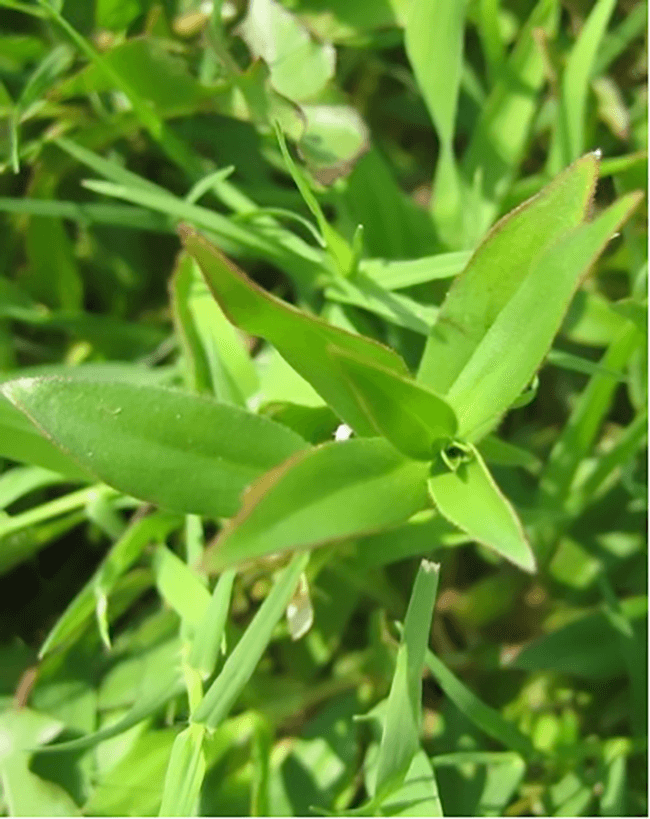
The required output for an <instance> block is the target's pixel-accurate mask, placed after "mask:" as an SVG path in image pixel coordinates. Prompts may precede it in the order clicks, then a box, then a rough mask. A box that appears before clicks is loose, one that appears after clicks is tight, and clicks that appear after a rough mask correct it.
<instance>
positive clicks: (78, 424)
mask: <svg viewBox="0 0 650 819" xmlns="http://www.w3.org/2000/svg"><path fill="white" fill-rule="evenodd" d="M1 389H2V391H3V392H4V394H5V396H7V397H8V398H9V399H10V400H11V401H12V402H13V403H14V404H15V405H16V406H17V407H18V408H19V409H21V410H22V411H23V412H24V413H25V414H26V415H27V416H28V417H29V418H30V420H31V421H33V422H34V423H35V424H36V425H37V427H38V428H39V429H40V430H41V431H42V432H43V434H45V435H47V436H48V437H49V438H50V439H51V440H52V441H54V442H55V443H56V444H57V446H60V447H61V449H63V450H64V451H65V452H66V453H70V455H71V456H72V457H73V458H74V459H75V460H76V461H77V462H78V463H79V464H80V465H81V466H82V467H83V468H84V469H87V470H88V471H89V472H90V473H91V474H96V475H98V476H100V477H101V478H102V480H104V481H106V483H108V484H110V485H112V486H115V487H116V488H118V489H120V490H121V491H123V492H126V493H128V494H130V495H134V496H135V497H139V498H142V499H143V500H148V501H152V502H154V503H158V504H160V505H161V506H164V507H167V508H169V509H172V510H174V511H179V512H189V513H196V514H204V515H209V516H228V515H232V514H234V513H235V512H236V511H237V509H238V508H239V496H240V494H241V492H242V490H243V489H244V487H245V486H247V485H248V484H249V483H250V482H251V481H252V480H254V479H255V478H256V477H258V476H259V475H260V474H262V473H263V472H265V471H266V470H267V469H269V468H270V467H272V466H274V465H276V464H278V463H280V462H281V461H283V460H284V459H285V458H286V457H287V456H288V455H290V454H292V453H293V452H296V451H298V450H300V449H302V448H304V447H305V446H306V444H305V442H304V441H303V440H302V439H301V438H300V437H299V436H298V435H296V434H295V433H294V432H293V431H292V430H290V429H288V428H287V427H283V426H281V425H280V424H276V423H274V422H273V421H270V420H268V419H266V418H262V417H259V416H256V415H253V414H252V413H249V412H246V411H245V410H243V409H240V408H238V407H233V406H230V405H226V404H219V403H217V402H216V401H213V400H211V399H208V398H204V397H200V396H195V395H191V394H189V393H184V392H181V391H176V390H166V389H162V388H159V387H149V386H148V387H141V386H136V385H133V384H126V383H123V384H119V383H107V382H101V381H90V380H88V379H85V378H79V379H77V378H73V377H69V378H22V379H18V380H16V381H11V382H5V383H4V384H2V386H1ZM72 408H74V411H72Z"/></svg>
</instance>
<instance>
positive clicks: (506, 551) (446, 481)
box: [429, 447, 535, 572]
mask: <svg viewBox="0 0 650 819" xmlns="http://www.w3.org/2000/svg"><path fill="white" fill-rule="evenodd" d="M429 490H430V492H431V495H432V497H433V500H434V501H435V504H436V506H437V507H438V510H439V511H440V513H441V514H442V515H444V517H446V518H447V519H448V520H449V521H451V522H452V523H453V524H455V525H456V526H458V528H459V529H462V530H463V531H464V532H467V534H468V535H470V536H471V537H472V538H474V539H475V540H476V541H478V542H479V543H482V544H483V545H484V546H488V547H489V548H491V549H494V551H496V552H497V553H498V554H500V555H501V556H502V557H505V558H506V560H509V561H511V562H512V563H514V564H515V565H516V566H519V567H520V568H522V569H524V570H525V571H527V572H534V571H535V557H534V555H533V553H532V551H531V548H530V545H529V544H528V541H527V540H526V536H525V534H524V530H523V528H522V526H521V523H520V522H519V519H518V518H517V515H516V513H515V511H514V509H513V508H512V506H511V505H510V503H509V502H508V500H507V499H506V498H505V497H504V495H503V494H502V493H501V491H500V490H499V487H498V486H497V485H496V483H495V482H494V478H493V477H492V475H491V474H490V472H489V470H488V468H487V467H486V465H485V463H484V462H483V459H482V458H481V456H480V454H479V452H478V451H477V450H476V449H475V448H474V447H471V448H470V450H469V452H468V453H467V455H465V456H463V457H462V460H461V462H460V463H459V464H458V465H457V466H456V468H455V469H450V468H449V466H448V465H447V464H446V463H445V462H444V461H443V459H442V458H441V457H438V459H437V460H436V461H435V462H434V464H433V467H432V469H431V476H430V478H429Z"/></svg>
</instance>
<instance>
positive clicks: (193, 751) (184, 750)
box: [158, 724, 206, 816]
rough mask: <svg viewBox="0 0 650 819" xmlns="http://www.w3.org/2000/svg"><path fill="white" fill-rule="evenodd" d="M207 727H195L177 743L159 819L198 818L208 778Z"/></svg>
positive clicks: (185, 732) (164, 788)
mask: <svg viewBox="0 0 650 819" xmlns="http://www.w3.org/2000/svg"><path fill="white" fill-rule="evenodd" d="M204 735H205V728H204V727H203V726H202V725H196V724H192V725H190V726H188V727H187V728H186V729H185V730H184V731H181V732H180V734H179V735H178V736H177V737H176V739H175V740H174V744H173V746H172V752H171V755H170V757H169V764H168V765H167V773H166V774H165V784H164V787H163V796H162V803H161V805H160V811H159V812H158V816H195V815H196V808H197V803H198V800H199V795H200V792H201V785H202V784H203V778H204V777H205V767H206V763H205V751H204V750H203V737H204Z"/></svg>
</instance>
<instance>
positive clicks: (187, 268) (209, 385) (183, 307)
mask: <svg viewBox="0 0 650 819" xmlns="http://www.w3.org/2000/svg"><path fill="white" fill-rule="evenodd" d="M172 307H173V310H174V319H175V323H176V327H177V332H178V335H179V337H180V339H181V342H182V343H183V345H184V350H185V354H186V359H187V362H188V365H189V370H190V374H191V382H192V386H193V388H194V389H196V390H197V391H198V392H210V393H212V394H214V395H215V396H216V397H217V398H218V399H219V400H220V401H224V402H225V403H229V404H237V405H239V406H245V404H246V398H249V397H250V396H251V395H253V394H254V393H255V392H256V390H257V388H258V378H257V373H256V370H255V367H254V364H253V362H252V360H251V359H250V357H249V355H248V351H247V350H246V348H245V345H244V342H243V340H242V339H241V338H240V336H239V335H238V333H237V330H236V329H235V328H234V327H233V326H232V324H231V323H230V322H229V321H228V320H227V319H226V317H225V316H224V314H223V312H222V310H221V308H220V307H219V304H218V303H217V302H216V301H215V300H214V299H213V298H212V295H211V294H210V291H209V290H208V288H207V286H206V284H205V281H204V279H203V277H202V276H201V274H200V271H199V268H198V265H197V264H196V262H195V261H194V259H192V257H191V256H188V255H187V254H185V253H183V254H182V255H181V256H180V257H179V259H178V263H177V265H176V271H175V273H174V277H173V279H172Z"/></svg>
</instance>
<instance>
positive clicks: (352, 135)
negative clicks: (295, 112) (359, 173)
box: [298, 105, 370, 184]
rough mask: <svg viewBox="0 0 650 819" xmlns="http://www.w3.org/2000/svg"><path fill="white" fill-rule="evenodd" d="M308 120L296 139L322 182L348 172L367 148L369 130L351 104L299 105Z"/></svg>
mask: <svg viewBox="0 0 650 819" xmlns="http://www.w3.org/2000/svg"><path fill="white" fill-rule="evenodd" d="M300 108H301V111H302V113H303V115H304V116H305V117H306V118H307V122H306V125H305V128H304V131H303V134H302V136H301V138H300V141H299V142H298V150H299V151H300V155H301V156H302V157H303V159H304V160H305V162H306V163H307V166H308V168H309V169H310V170H311V171H312V173H313V175H314V176H315V177H316V178H317V179H318V180H319V181H322V182H323V183H324V184H328V183H330V182H332V181H334V180H335V179H338V178H339V177H341V176H347V175H348V174H349V173H350V171H351V170H352V167H353V166H354V163H355V162H356V160H357V159H359V157H360V156H361V155H362V154H363V153H364V152H365V151H367V150H368V147H369V143H370V134H369V132H368V126H367V125H366V124H365V122H364V121H363V119H362V118H361V116H360V115H359V112H358V111H357V109H356V108H353V107H352V106H351V105H301V106H300Z"/></svg>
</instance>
